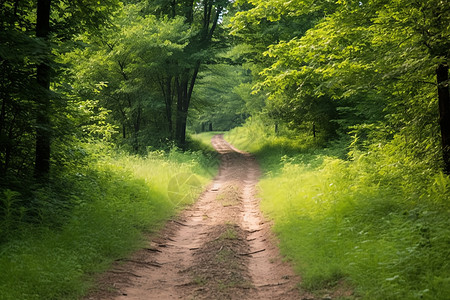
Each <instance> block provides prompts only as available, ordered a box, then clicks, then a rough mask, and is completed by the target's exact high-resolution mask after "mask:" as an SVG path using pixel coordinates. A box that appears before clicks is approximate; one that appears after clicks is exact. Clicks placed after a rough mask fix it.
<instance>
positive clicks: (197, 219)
mask: <svg viewBox="0 0 450 300" xmlns="http://www.w3.org/2000/svg"><path fill="white" fill-rule="evenodd" d="M212 144H213V146H214V148H215V149H216V150H217V151H218V152H219V153H220V155H221V165H220V169H219V175H218V176H217V177H216V178H215V179H214V180H213V182H212V183H211V184H210V186H209V187H208V189H207V190H206V191H204V192H203V194H202V195H201V197H200V198H199V200H198V201H197V202H196V203H195V204H194V205H192V206H191V207H190V208H188V209H187V210H185V211H183V213H182V214H181V215H180V216H179V217H177V218H176V219H174V220H172V221H169V222H168V224H167V226H166V227H165V228H164V229H163V230H162V231H161V233H160V235H159V236H158V237H157V238H153V239H152V240H151V241H149V245H148V247H147V248H145V249H142V250H140V251H138V252H137V253H135V254H134V255H133V257H131V258H130V259H127V260H124V261H120V262H117V264H116V265H115V266H114V268H113V269H112V270H110V271H108V272H106V273H105V274H104V275H103V276H102V278H101V279H100V281H99V288H98V290H96V291H94V292H93V293H92V294H90V295H89V296H88V297H87V298H86V299H117V300H119V299H120V300H121V299H311V298H309V297H308V296H307V295H299V293H298V289H297V288H296V286H297V284H298V282H299V281H300V279H299V278H298V277H297V276H296V275H295V274H294V272H293V271H292V269H291V268H290V266H289V265H288V264H287V263H285V262H283V261H282V258H281V256H280V254H279V252H278V248H277V247H276V238H275V237H274V236H273V234H272V233H271V231H270V223H268V222H267V221H266V220H264V218H263V216H262V215H261V213H260V211H259V208H258V199H257V198H256V197H255V184H256V183H257V181H258V177H259V176H260V171H259V168H258V165H257V163H256V161H255V159H254V158H253V157H252V156H251V155H249V154H247V153H244V152H241V151H239V150H237V149H235V148H234V147H233V146H231V145H230V144H228V143H227V142H226V141H225V140H224V139H223V137H222V136H221V135H217V136H214V137H213V139H212Z"/></svg>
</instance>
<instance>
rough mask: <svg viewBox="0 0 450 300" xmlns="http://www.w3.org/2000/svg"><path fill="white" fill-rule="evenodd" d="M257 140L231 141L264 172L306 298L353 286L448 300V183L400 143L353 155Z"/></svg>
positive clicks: (284, 247)
mask: <svg viewBox="0 0 450 300" xmlns="http://www.w3.org/2000/svg"><path fill="white" fill-rule="evenodd" d="M252 131H253V132H252ZM258 131H260V130H259V129H258V128H255V126H251V125H249V124H247V125H246V126H244V127H243V128H240V129H237V130H234V131H232V132H230V133H228V134H227V136H226V137H227V139H228V140H232V141H234V142H235V144H236V146H237V147H238V148H239V147H242V148H244V150H250V151H253V153H254V154H255V155H256V156H257V158H258V160H259V162H260V164H261V165H262V168H263V170H264V173H265V176H264V178H263V179H262V180H261V182H260V184H259V188H260V196H261V198H262V202H261V208H262V210H263V211H264V213H265V214H266V215H267V216H268V217H270V218H272V219H273V220H274V224H275V225H274V230H275V232H276V233H277V235H278V237H279V239H280V248H281V251H282V253H283V254H284V255H285V256H286V257H287V258H288V259H289V260H291V261H292V262H293V264H294V266H295V268H296V270H297V272H298V273H299V274H300V275H301V277H302V283H301V288H302V289H306V290H309V291H312V292H314V291H320V290H323V289H327V288H331V287H333V286H336V285H338V284H340V283H342V282H346V283H347V284H350V285H351V286H353V289H354V295H355V296H356V297H360V298H362V299H448V295H450V247H449V245H450V179H449V177H448V176H446V175H444V174H442V173H441V172H439V171H437V170H436V169H433V168H430V167H429V166H427V165H426V164H423V163H421V162H418V161H414V160H412V159H411V158H409V157H408V155H407V153H405V152H404V151H401V144H396V143H397V142H398V141H397V140H396V139H395V138H394V139H393V140H392V141H391V142H390V143H386V144H385V145H377V146H376V147H373V148H372V149H370V150H371V151H370V152H362V151H356V150H354V151H351V152H350V151H349V150H351V149H349V148H345V147H342V148H339V147H338V146H336V145H339V143H335V145H334V146H333V147H332V148H328V149H327V148H320V147H316V146H315V145H314V144H311V143H310V142H308V141H305V140H301V139H295V138H291V139H289V143H286V142H283V140H284V139H287V138H286V137H284V138H283V137H270V136H267V135H264V134H263V132H265V131H260V134H255V132H256V133H257V132H258ZM237 136H239V137H237ZM261 137H262V138H261ZM236 141H237V143H236ZM253 141H255V143H253ZM345 151H346V152H349V156H348V157H347V159H344V158H343V157H342V155H341V154H342V153H343V152H345Z"/></svg>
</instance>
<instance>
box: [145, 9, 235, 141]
mask: <svg viewBox="0 0 450 300" xmlns="http://www.w3.org/2000/svg"><path fill="white" fill-rule="evenodd" d="M227 5H228V1H227V0H201V1H193V0H188V1H186V0H180V1H171V2H170V3H165V2H164V3H163V4H161V3H158V2H157V3H155V4H153V6H151V7H150V10H152V11H153V13H154V14H156V15H161V18H175V17H177V16H178V17H183V18H184V22H185V24H186V25H187V26H188V27H189V28H190V31H191V33H192V35H191V37H190V39H189V41H188V44H187V46H186V47H185V48H184V51H183V57H182V58H180V59H179V60H171V61H168V65H169V66H174V68H171V70H173V71H174V73H169V72H168V73H167V74H166V75H165V76H164V77H163V80H162V82H163V86H164V85H166V86H167V88H166V91H169V90H170V89H169V85H172V84H173V85H174V90H175V95H176V96H175V97H176V114H175V140H176V141H177V143H178V145H179V146H181V147H184V145H185V141H186V126H187V117H188V111H189V107H190V104H191V99H192V94H193V90H194V86H195V84H196V80H197V77H198V74H199V72H200V67H201V66H202V63H205V62H206V61H208V60H209V59H211V58H212V57H213V55H214V50H215V46H216V44H217V42H218V41H216V40H214V39H213V37H214V35H215V33H216V31H217V28H218V27H219V25H220V21H221V19H222V17H223V14H224V12H225V8H226V6H227ZM170 95H172V94H171V93H169V92H166V97H169V96H170ZM166 102H170V101H169V99H168V98H167V100H166Z"/></svg>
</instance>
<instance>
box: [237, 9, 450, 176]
mask: <svg viewBox="0 0 450 300" xmlns="http://www.w3.org/2000/svg"><path fill="white" fill-rule="evenodd" d="M251 2H252V3H254V4H255V8H254V9H252V10H250V12H252V11H254V12H257V14H256V17H255V15H250V14H242V15H241V16H240V17H241V18H242V17H243V18H244V20H248V21H252V22H253V23H255V22H259V20H260V19H261V18H266V19H267V16H270V19H269V20H279V19H280V18H282V17H283V16H285V15H289V16H292V15H294V16H303V15H309V14H310V13H311V12H312V11H315V10H316V8H317V7H320V6H322V8H324V11H327V12H328V14H326V15H324V16H323V17H322V18H319V19H317V20H316V23H315V24H314V26H313V27H312V28H310V29H309V30H307V31H306V32H305V34H304V35H302V36H297V37H294V38H291V39H290V40H287V41H276V42H274V43H273V45H271V46H269V48H268V50H267V51H266V52H265V55H266V56H268V57H269V59H270V61H272V62H273V63H272V64H271V65H270V66H269V67H266V68H265V69H264V71H263V72H261V74H260V75H261V80H260V83H259V84H258V85H257V87H258V88H259V89H261V90H263V91H266V92H269V93H270V99H269V100H270V101H272V103H273V104H275V107H278V108H282V111H283V110H284V111H287V112H292V111H300V112H301V114H300V115H302V116H306V113H308V114H310V113H312V112H313V110H312V108H313V107H314V106H310V105H309V104H308V103H314V102H317V103H320V104H319V106H315V107H325V106H330V105H333V103H335V104H334V105H336V108H337V110H338V112H340V111H342V109H341V107H342V108H346V107H347V108H351V107H353V108H357V111H355V112H354V113H353V116H352V118H354V117H355V113H356V114H358V115H360V116H361V115H364V114H366V117H365V120H364V119H360V120H359V122H361V124H364V123H366V122H376V123H378V124H379V125H377V128H382V127H388V128H389V130H386V132H395V134H397V135H401V136H403V137H404V139H405V140H407V141H413V142H411V143H407V147H408V151H410V153H411V154H412V155H413V156H415V157H416V158H417V159H418V160H424V159H426V160H428V161H429V162H430V163H432V164H436V162H437V158H436V157H434V152H433V151H434V150H431V149H434V148H435V145H436V137H437V132H438V130H439V129H438V127H437V125H438V124H439V123H438V122H437V115H438V114H437V113H438V105H437V100H438V99H439V102H441V103H444V104H441V105H440V107H441V108H440V111H441V121H440V129H441V136H442V141H443V142H442V144H443V147H442V150H443V153H444V155H443V156H444V164H445V169H446V170H448V153H447V150H446V149H448V147H447V145H446V144H447V143H448V140H447V139H446V136H447V133H448V129H446V128H447V127H448V123H447V121H445V120H446V116H447V115H448V114H447V112H446V111H445V110H446V108H445V107H448V106H447V105H445V103H447V101H448V100H446V99H448V90H447V85H446V83H445V82H446V78H447V77H446V76H448V69H447V68H446V67H445V66H446V65H447V62H448V56H449V48H450V47H449V36H450V33H449V28H448V26H447V25H446V24H449V18H450V14H449V11H450V9H449V4H448V3H447V2H445V1H438V0H436V1H421V0H410V1H409V0H397V1H391V2H389V3H386V1H381V0H369V1H345V0H343V1H338V2H337V3H336V4H335V5H327V4H326V3H325V2H324V3H322V2H318V5H312V3H309V2H308V1H291V2H289V3H288V4H286V5H284V6H281V5H280V6H279V7H280V8H278V9H276V10H273V11H271V12H270V13H268V12H267V10H268V8H269V7H274V6H276V4H277V3H278V2H277V1H275V0H274V1H264V2H262V1H256V0H255V1H251ZM308 3H309V4H310V5H306V4H308ZM240 24H241V23H240V20H239V19H237V22H236V23H235V25H234V28H235V29H234V31H235V32H238V33H239V32H241V31H242V30H243V29H242V28H241V27H242V26H241V25H240ZM437 70H438V73H439V74H441V75H440V76H438V79H437V81H438V84H437V86H438V88H436V84H434V83H433V81H434V82H436V79H434V80H433V76H434V77H436V72H437ZM436 91H439V93H436ZM329 99H333V102H328V103H327V102H323V100H329ZM370 102H375V103H376V104H375V107H374V106H373V105H371V104H370ZM376 106H378V107H379V108H381V109H383V110H384V111H383V113H379V108H378V109H377V108H376ZM283 108H286V109H283ZM347 108H346V109H345V111H346V112H347V113H348V112H349V109H347ZM374 108H375V110H373V109H374ZM302 111H303V112H302ZM368 111H369V112H375V113H376V114H377V115H378V116H379V119H378V120H375V119H373V118H371V117H370V114H369V115H368V114H367V112H368ZM347 113H346V114H347ZM346 114H345V115H346ZM345 115H342V114H341V115H340V116H339V117H338V120H337V121H339V123H341V124H342V123H343V122H342V121H343V120H339V118H342V117H344V116H345ZM287 118H288V119H290V120H291V122H294V123H295V122H298V120H299V118H296V117H295V114H288V115H287ZM300 119H303V118H300ZM357 119H358V118H357ZM347 123H348V122H347ZM354 125H355V124H353V125H352V126H354ZM353 129H354V127H353ZM347 130H352V127H348V129H347ZM389 136H390V137H391V138H392V134H389V135H387V136H386V138H387V139H386V141H385V142H388V140H389ZM402 150H403V151H405V150H406V149H402ZM399 151H400V149H399ZM431 153H433V155H430V154H431ZM430 157H432V158H430Z"/></svg>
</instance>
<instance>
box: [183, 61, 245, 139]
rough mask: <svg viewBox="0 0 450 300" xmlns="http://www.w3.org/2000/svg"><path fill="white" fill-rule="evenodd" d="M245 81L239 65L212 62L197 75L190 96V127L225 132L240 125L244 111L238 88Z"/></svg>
mask: <svg viewBox="0 0 450 300" xmlns="http://www.w3.org/2000/svg"><path fill="white" fill-rule="evenodd" d="M248 80H249V76H248V75H247V74H246V71H245V70H244V69H243V68H242V67H241V66H234V65H231V66H230V65H224V64H216V65H211V66H207V69H206V70H205V71H204V72H203V73H202V74H201V78H199V80H198V83H197V86H196V89H195V91H194V95H193V99H195V102H194V103H193V105H192V109H193V113H191V114H190V116H189V121H190V122H191V123H192V125H191V126H190V128H192V129H193V130H195V131H196V132H201V131H206V130H209V126H210V124H211V127H212V129H213V130H215V131H217V130H218V131H226V130H230V129H231V128H234V127H236V126H239V125H241V124H242V123H243V122H244V121H245V119H246V118H247V117H248V114H247V112H246V109H245V104H246V103H245V100H244V99H243V97H242V96H241V95H240V90H239V87H241V86H242V85H243V84H244V83H245V82H247V81H248Z"/></svg>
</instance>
